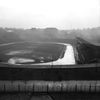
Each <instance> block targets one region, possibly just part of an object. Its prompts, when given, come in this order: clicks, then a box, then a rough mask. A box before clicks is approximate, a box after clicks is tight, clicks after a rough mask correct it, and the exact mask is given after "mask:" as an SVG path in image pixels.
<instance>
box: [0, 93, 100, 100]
mask: <svg viewBox="0 0 100 100" xmlns="http://www.w3.org/2000/svg"><path fill="white" fill-rule="evenodd" d="M0 100H100V94H99V93H50V94H49V93H1V94H0Z"/></svg>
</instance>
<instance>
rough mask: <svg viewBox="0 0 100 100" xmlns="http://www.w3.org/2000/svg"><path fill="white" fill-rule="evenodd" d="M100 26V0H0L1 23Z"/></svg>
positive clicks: (29, 25)
mask: <svg viewBox="0 0 100 100" xmlns="http://www.w3.org/2000/svg"><path fill="white" fill-rule="evenodd" d="M98 26H100V0H0V27H17V28H31V27H37V28H45V27H56V28H58V29H73V28H88V27H98Z"/></svg>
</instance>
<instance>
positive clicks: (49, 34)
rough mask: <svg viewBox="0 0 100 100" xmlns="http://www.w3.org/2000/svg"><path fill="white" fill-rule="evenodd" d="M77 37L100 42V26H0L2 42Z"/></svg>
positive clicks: (72, 38)
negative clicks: (80, 27)
mask: <svg viewBox="0 0 100 100" xmlns="http://www.w3.org/2000/svg"><path fill="white" fill-rule="evenodd" d="M76 37H82V38H84V39H86V40H89V41H90V42H92V43H100V27H97V28H91V29H89V28H88V29H82V30H81V29H77V30H58V29H56V28H45V29H37V28H31V29H15V28H0V43H8V42H16V41H18V42H19V41H44V40H48V41H49V40H50V41H52V40H55V41H57V40H58V39H60V40H62V42H63V40H64V41H65V40H74V39H75V38H76Z"/></svg>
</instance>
